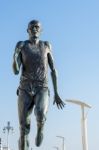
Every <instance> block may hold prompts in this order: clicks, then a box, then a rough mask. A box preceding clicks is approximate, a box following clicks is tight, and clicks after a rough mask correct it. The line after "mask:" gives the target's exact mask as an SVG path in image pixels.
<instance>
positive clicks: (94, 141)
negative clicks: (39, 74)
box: [0, 0, 99, 150]
mask: <svg viewBox="0 0 99 150" xmlns="http://www.w3.org/2000/svg"><path fill="white" fill-rule="evenodd" d="M0 18H1V21H0V22H1V23H0V41H1V42H0V53H1V55H0V56H1V59H0V68H1V71H0V81H1V84H0V91H1V92H0V93H1V94H0V103H1V105H0V136H1V137H2V142H3V144H6V134H3V133H2V128H3V127H4V126H6V123H7V121H10V122H11V125H12V126H13V127H14V133H13V134H10V135H9V145H10V147H11V148H12V149H14V150H17V141H18V137H19V129H18V114H17V96H16V89H17V87H18V84H19V77H20V75H19V76H15V75H14V74H13V72H12V57H13V52H14V48H15V45H16V43H17V42H18V41H20V40H23V41H24V40H26V39H28V34H27V32H26V30H27V24H28V22H29V21H30V20H32V19H38V20H40V22H41V23H42V28H43V32H42V35H41V37H40V38H41V39H42V40H47V41H50V43H51V44H52V51H53V56H54V61H55V66H56V68H57V71H58V91H59V94H60V96H61V97H62V99H63V100H64V101H65V99H67V98H74V99H80V100H82V101H84V102H87V103H89V104H90V105H92V109H90V110H89V111H88V142H89V149H90V150H98V149H99V142H98V139H99V134H98V133H99V119H97V118H98V117H97V116H98V114H99V108H98V106H99V92H98V90H99V69H98V68H99V1H98V0H90V1H89V0H86V1H85V0H83V1H81V0H75V1H74V0H61V1H57V0H54V1H53V0H50V1H49V0H42V1H39V0H28V1H27V0H24V1H23V0H21V1H19V0H17V1H13V0H9V1H7V0H3V1H0ZM49 87H50V91H51V97H50V106H49V111H48V116H47V121H46V125H45V131H44V141H43V144H42V146H41V147H40V148H36V147H35V145H34V140H35V135H36V122H35V117H34V113H33V114H32V116H31V118H32V121H31V123H32V124H31V133H30V147H32V148H33V149H35V150H37V149H40V150H51V149H54V148H53V146H58V147H59V148H60V147H61V144H62V143H61V140H60V139H58V138H57V137H56V135H61V136H64V137H65V147H66V148H67V149H69V150H82V145H81V128H80V127H81V124H80V121H81V118H80V113H81V112H80V108H78V107H77V106H75V105H70V104H67V105H66V107H65V108H64V110H63V111H61V110H60V111H59V110H58V109H57V108H56V107H55V106H53V104H52V102H53V87H52V83H51V78H50V77H49Z"/></svg>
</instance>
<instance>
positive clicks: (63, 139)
mask: <svg viewBox="0 0 99 150" xmlns="http://www.w3.org/2000/svg"><path fill="white" fill-rule="evenodd" d="M56 137H58V138H61V139H62V150H65V149H64V147H65V146H64V141H65V138H64V137H63V136H56Z"/></svg>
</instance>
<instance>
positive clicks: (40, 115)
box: [35, 109, 46, 122]
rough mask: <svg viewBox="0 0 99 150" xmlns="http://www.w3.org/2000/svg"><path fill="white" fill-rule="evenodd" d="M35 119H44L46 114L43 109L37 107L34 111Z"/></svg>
mask: <svg viewBox="0 0 99 150" xmlns="http://www.w3.org/2000/svg"><path fill="white" fill-rule="evenodd" d="M35 115H36V119H37V121H38V122H45V120H46V115H45V114H44V110H41V109H37V110H36V111H35Z"/></svg>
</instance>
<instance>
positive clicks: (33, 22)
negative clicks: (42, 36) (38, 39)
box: [28, 20, 41, 29]
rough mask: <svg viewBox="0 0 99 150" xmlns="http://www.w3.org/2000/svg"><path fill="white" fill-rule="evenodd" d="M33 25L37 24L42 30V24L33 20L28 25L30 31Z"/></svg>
mask: <svg viewBox="0 0 99 150" xmlns="http://www.w3.org/2000/svg"><path fill="white" fill-rule="evenodd" d="M33 24H37V25H38V26H39V27H40V28H41V24H40V22H39V21H38V20H32V21H30V22H29V24H28V29H29V28H30V27H31V26H32V25H33Z"/></svg>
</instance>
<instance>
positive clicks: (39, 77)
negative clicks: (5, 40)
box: [13, 20, 65, 150]
mask: <svg viewBox="0 0 99 150" xmlns="http://www.w3.org/2000/svg"><path fill="white" fill-rule="evenodd" d="M27 32H28V34H29V40H26V41H20V42H18V43H17V44H16V48H15V52H14V57H13V58H14V59H13V71H14V74H16V75H17V74H18V73H19V71H20V67H21V77H20V85H19V87H18V89H17V95H18V113H19V124H20V139H19V150H27V149H28V148H29V141H28V135H29V132H30V115H31V113H32V110H33V107H34V113H35V116H36V120H37V136H36V139H35V144H36V146H40V145H41V143H42V140H43V128H44V123H45V121H46V114H47V111H48V105H49V89H48V65H49V67H50V69H51V77H52V82H53V87H54V102H53V103H54V104H56V105H57V107H58V108H61V109H62V108H63V107H64V105H65V104H64V102H63V101H62V100H61V98H60V97H59V95H58V91H57V76H56V70H55V67H54V63H53V58H52V53H51V45H50V44H49V42H47V41H41V40H39V36H40V33H41V24H40V22H39V21H37V20H32V21H31V22H29V24H28V29H27Z"/></svg>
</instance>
